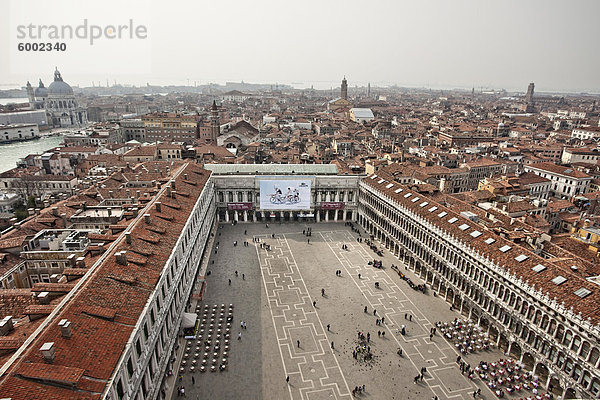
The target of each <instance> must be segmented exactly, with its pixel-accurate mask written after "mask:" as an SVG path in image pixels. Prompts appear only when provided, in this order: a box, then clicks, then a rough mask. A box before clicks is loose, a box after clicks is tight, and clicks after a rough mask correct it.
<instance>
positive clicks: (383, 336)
mask: <svg viewBox="0 0 600 400" xmlns="http://www.w3.org/2000/svg"><path fill="white" fill-rule="evenodd" d="M381 338H382V339H383V338H385V331H381Z"/></svg>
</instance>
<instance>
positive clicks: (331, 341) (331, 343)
mask: <svg viewBox="0 0 600 400" xmlns="http://www.w3.org/2000/svg"><path fill="white" fill-rule="evenodd" d="M331 348H332V349H334V350H335V347H333V340H332V341H331Z"/></svg>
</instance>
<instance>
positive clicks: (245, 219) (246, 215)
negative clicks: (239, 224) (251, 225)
mask: <svg viewBox="0 0 600 400" xmlns="http://www.w3.org/2000/svg"><path fill="white" fill-rule="evenodd" d="M244 222H248V211H246V210H244Z"/></svg>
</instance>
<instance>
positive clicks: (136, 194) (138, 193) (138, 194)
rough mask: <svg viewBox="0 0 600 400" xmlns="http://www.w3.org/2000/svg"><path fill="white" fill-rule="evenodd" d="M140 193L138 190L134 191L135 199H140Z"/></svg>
mask: <svg viewBox="0 0 600 400" xmlns="http://www.w3.org/2000/svg"><path fill="white" fill-rule="evenodd" d="M140 193H142V192H140V191H139V190H136V191H135V198H136V199H139V198H140Z"/></svg>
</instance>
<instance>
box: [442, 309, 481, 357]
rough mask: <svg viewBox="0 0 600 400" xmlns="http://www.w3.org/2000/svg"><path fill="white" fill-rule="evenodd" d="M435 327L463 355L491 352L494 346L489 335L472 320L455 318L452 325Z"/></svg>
mask: <svg viewBox="0 0 600 400" xmlns="http://www.w3.org/2000/svg"><path fill="white" fill-rule="evenodd" d="M435 326H436V327H437V328H438V329H439V330H440V332H441V333H442V335H443V336H444V337H445V338H446V339H447V340H448V341H450V342H452V343H454V346H455V347H456V349H457V350H458V351H460V353H461V354H469V353H475V352H477V351H481V350H489V349H490V346H492V344H491V343H490V339H489V336H488V334H487V333H486V332H483V331H482V329H481V327H480V326H479V325H477V324H475V323H473V321H471V320H470V319H469V320H462V319H459V318H455V319H454V320H453V321H452V322H450V323H448V322H436V323H435Z"/></svg>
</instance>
